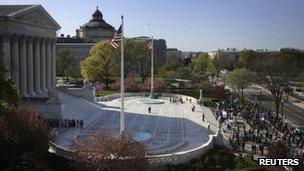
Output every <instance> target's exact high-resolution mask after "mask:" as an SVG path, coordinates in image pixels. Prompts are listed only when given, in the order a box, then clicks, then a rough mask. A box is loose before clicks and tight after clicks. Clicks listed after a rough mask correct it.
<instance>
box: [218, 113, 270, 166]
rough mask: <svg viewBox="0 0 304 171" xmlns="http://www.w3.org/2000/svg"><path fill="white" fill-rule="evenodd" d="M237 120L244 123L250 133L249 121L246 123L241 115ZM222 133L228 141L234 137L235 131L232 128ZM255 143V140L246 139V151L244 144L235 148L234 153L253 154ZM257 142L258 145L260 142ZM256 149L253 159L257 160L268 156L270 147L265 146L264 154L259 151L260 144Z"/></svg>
mask: <svg viewBox="0 0 304 171" xmlns="http://www.w3.org/2000/svg"><path fill="white" fill-rule="evenodd" d="M237 122H238V123H243V124H244V125H245V130H246V132H247V134H248V131H249V129H250V128H251V127H250V125H249V124H248V123H246V121H245V119H243V118H242V117H241V116H238V117H237ZM225 126H226V124H223V125H222V128H221V129H222V130H223V129H224V127H225ZM222 134H223V138H224V139H225V140H226V141H227V142H229V139H232V138H233V131H232V130H231V131H226V132H224V131H222ZM253 143H254V142H251V141H246V143H245V148H244V150H245V151H243V150H242V145H239V147H238V149H236V150H234V153H235V154H236V155H239V154H241V155H251V154H252V144H253ZM255 144H256V145H257V144H258V143H255ZM230 145H231V146H233V144H231V143H230ZM256 149H257V150H256V153H254V154H253V160H255V161H256V160H257V159H258V158H265V157H266V156H267V154H268V148H267V147H266V146H264V151H263V155H262V154H261V153H260V152H259V147H258V146H257V148H256Z"/></svg>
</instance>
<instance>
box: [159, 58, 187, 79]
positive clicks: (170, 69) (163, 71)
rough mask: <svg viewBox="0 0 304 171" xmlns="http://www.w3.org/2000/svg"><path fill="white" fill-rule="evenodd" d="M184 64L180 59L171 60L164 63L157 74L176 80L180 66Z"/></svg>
mask: <svg viewBox="0 0 304 171" xmlns="http://www.w3.org/2000/svg"><path fill="white" fill-rule="evenodd" d="M182 66H183V64H182V62H181V61H180V60H179V59H175V60H170V61H167V62H166V63H164V64H163V65H162V66H161V67H160V68H159V69H158V71H157V75H158V76H159V77H162V78H166V79H167V80H169V81H170V82H171V81H174V80H175V79H176V78H179V76H180V75H179V73H178V71H177V70H178V68H180V67H182Z"/></svg>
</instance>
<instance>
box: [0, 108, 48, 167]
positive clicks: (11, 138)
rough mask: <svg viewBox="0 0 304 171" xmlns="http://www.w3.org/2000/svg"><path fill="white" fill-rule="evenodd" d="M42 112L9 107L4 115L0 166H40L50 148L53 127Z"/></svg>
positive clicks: (0, 129) (0, 134) (0, 136)
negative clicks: (43, 116) (41, 115)
mask: <svg viewBox="0 0 304 171" xmlns="http://www.w3.org/2000/svg"><path fill="white" fill-rule="evenodd" d="M47 125H48V124H47V123H46V121H45V120H44V119H43V118H41V117H40V116H39V114H38V113H35V112H32V111H26V110H17V109H9V110H8V111H7V112H6V113H5V115H4V116H3V117H1V118H0V170H2V169H8V168H9V169H12V170H15V169H18V170H38V169H40V170H41V168H39V166H38V165H36V164H37V163H39V162H40V161H44V159H45V158H44V157H45V156H46V155H47V154H48V149H49V140H50V136H49V129H48V126H47Z"/></svg>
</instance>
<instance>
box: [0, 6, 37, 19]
mask: <svg viewBox="0 0 304 171" xmlns="http://www.w3.org/2000/svg"><path fill="white" fill-rule="evenodd" d="M35 6H36V5H0V16H1V17H9V16H12V15H14V14H16V13H19V12H21V11H25V10H27V9H30V8H33V7H35Z"/></svg>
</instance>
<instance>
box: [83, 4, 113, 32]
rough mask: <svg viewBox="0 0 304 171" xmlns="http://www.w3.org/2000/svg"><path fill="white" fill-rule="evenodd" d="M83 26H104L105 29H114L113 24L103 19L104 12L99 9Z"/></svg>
mask: <svg viewBox="0 0 304 171" xmlns="http://www.w3.org/2000/svg"><path fill="white" fill-rule="evenodd" d="M82 27H83V28H104V29H114V27H113V26H111V25H110V24H108V23H107V22H105V21H104V20H103V15H102V13H101V12H100V11H99V10H98V7H97V9H96V10H95V12H94V13H93V14H92V19H91V20H90V21H89V22H88V23H86V24H84V25H83V26H82Z"/></svg>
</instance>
